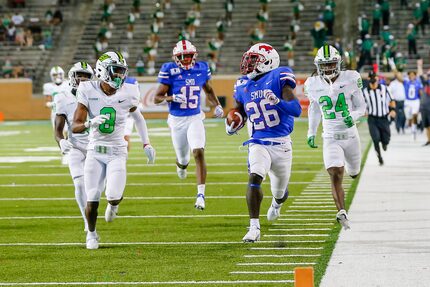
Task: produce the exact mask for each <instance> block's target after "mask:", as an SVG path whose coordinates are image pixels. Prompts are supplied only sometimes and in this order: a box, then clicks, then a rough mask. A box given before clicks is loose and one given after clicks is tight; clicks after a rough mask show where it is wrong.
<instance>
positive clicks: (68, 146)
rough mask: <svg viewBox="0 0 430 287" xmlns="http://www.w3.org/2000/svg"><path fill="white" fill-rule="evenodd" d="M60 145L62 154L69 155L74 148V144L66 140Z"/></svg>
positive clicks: (62, 140)
mask: <svg viewBox="0 0 430 287" xmlns="http://www.w3.org/2000/svg"><path fill="white" fill-rule="evenodd" d="M59 144H60V149H61V153H62V154H66V153H68V152H69V151H70V150H71V149H72V147H73V144H72V143H71V142H69V141H68V140H66V139H61V140H60V142H59Z"/></svg>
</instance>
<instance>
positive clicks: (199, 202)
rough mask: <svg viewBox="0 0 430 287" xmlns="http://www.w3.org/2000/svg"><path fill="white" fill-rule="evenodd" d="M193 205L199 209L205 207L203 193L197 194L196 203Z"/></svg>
mask: <svg viewBox="0 0 430 287" xmlns="http://www.w3.org/2000/svg"><path fill="white" fill-rule="evenodd" d="M194 207H195V208H197V209H199V210H203V209H205V196H204V195H203V194H201V193H199V194H197V199H196V203H195V204H194Z"/></svg>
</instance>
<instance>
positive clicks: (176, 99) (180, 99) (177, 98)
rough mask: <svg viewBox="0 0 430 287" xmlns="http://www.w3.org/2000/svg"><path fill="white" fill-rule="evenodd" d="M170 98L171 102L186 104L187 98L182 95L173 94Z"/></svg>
mask: <svg viewBox="0 0 430 287" xmlns="http://www.w3.org/2000/svg"><path fill="white" fill-rule="evenodd" d="M172 97H173V98H172V101H174V102H175V103H180V104H184V103H186V102H187V97H186V96H185V95H183V94H173V95H172Z"/></svg>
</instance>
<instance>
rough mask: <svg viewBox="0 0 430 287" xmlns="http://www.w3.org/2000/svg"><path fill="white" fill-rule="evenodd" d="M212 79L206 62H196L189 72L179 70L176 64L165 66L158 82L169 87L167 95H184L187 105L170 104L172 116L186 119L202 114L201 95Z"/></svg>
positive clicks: (161, 70) (171, 63)
mask: <svg viewBox="0 0 430 287" xmlns="http://www.w3.org/2000/svg"><path fill="white" fill-rule="evenodd" d="M210 78H211V72H210V70H209V66H208V64H207V63H206V62H196V64H195V65H194V67H193V68H192V69H189V70H184V69H182V68H179V67H178V65H176V63H174V62H169V63H165V64H163V66H162V67H161V69H160V72H159V73H158V82H159V83H161V84H165V85H168V86H169V91H168V92H167V95H169V96H171V95H174V94H183V95H185V97H186V98H187V102H186V103H182V104H180V103H176V102H171V103H169V112H170V114H172V115H174V116H177V117H186V116H192V115H197V114H199V113H200V93H201V90H202V87H203V86H204V84H205V83H206V82H207V81H209V80H210Z"/></svg>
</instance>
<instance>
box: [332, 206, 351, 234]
mask: <svg viewBox="0 0 430 287" xmlns="http://www.w3.org/2000/svg"><path fill="white" fill-rule="evenodd" d="M336 220H337V222H339V223H340V225H342V227H343V229H345V230H348V229H350V228H351V227H349V220H348V215H347V214H346V210H345V209H341V210H339V212H338V213H337V214H336Z"/></svg>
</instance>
